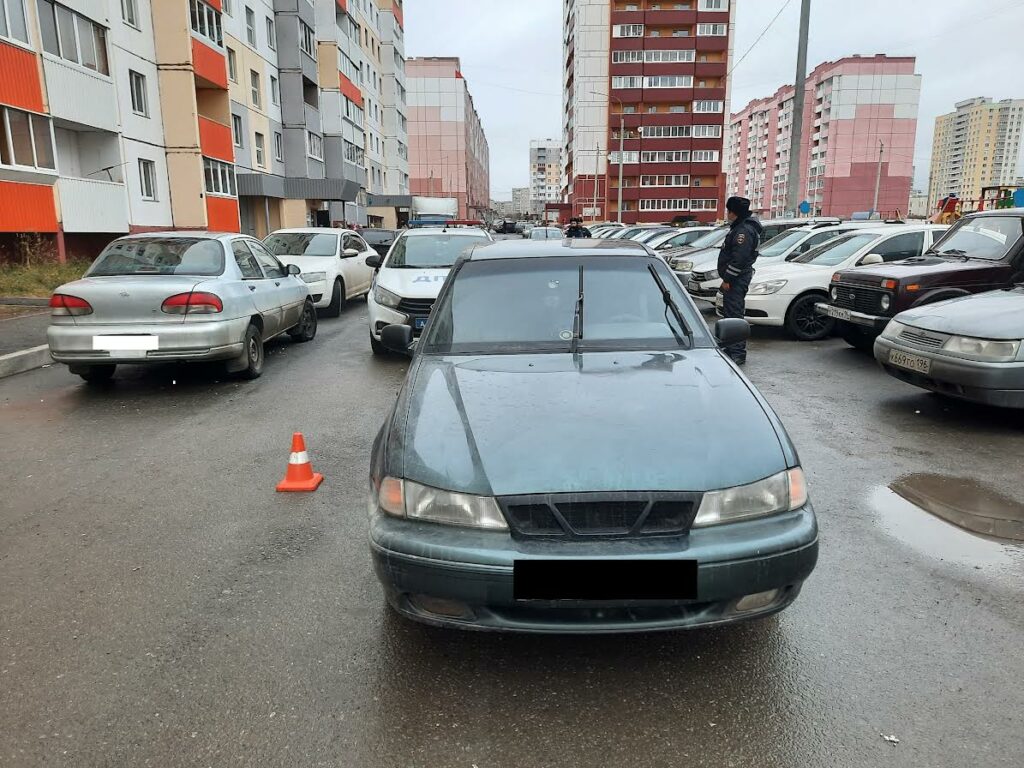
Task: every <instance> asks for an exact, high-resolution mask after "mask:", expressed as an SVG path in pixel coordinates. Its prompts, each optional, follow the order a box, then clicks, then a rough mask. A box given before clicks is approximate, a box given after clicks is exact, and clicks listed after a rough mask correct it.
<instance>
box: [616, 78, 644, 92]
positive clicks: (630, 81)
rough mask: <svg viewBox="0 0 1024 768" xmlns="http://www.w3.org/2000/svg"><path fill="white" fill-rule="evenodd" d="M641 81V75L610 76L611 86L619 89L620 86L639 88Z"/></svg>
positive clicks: (642, 80)
mask: <svg viewBox="0 0 1024 768" xmlns="http://www.w3.org/2000/svg"><path fill="white" fill-rule="evenodd" d="M643 82H644V79H643V78H642V77H633V76H627V77H613V78H612V88H614V89H620V88H639V87H640V86H641V85H642V84H643Z"/></svg>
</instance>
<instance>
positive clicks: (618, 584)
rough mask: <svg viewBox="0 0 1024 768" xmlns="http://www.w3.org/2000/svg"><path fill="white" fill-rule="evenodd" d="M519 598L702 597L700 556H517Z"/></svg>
mask: <svg viewBox="0 0 1024 768" xmlns="http://www.w3.org/2000/svg"><path fill="white" fill-rule="evenodd" d="M512 594H513V597H514V598H515V599H516V600H696V599H697V561H696V560H516V561H515V562H514V563H513V565H512Z"/></svg>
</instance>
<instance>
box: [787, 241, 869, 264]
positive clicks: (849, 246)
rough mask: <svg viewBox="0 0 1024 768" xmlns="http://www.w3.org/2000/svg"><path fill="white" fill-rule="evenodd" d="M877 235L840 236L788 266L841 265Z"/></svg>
mask: <svg viewBox="0 0 1024 768" xmlns="http://www.w3.org/2000/svg"><path fill="white" fill-rule="evenodd" d="M878 237H879V235H855V234H850V235H840V236H839V237H837V238H835V239H834V240H829V241H828V242H827V243H822V244H821V245H819V246H818V247H817V248H811V250H809V251H808V252H807V253H801V254H800V255H799V256H797V257H796V258H795V259H793V260H792V261H791V262H790V264H814V265H816V266H819V267H834V266H836V264H842V263H843V262H844V261H846V260H847V259H848V258H850V257H851V256H853V254H855V253H856V252H857V251H859V250H860V249H861V248H863V247H864V246H865V245H867V244H868V243H872V242H874V241H875V240H876V239H878Z"/></svg>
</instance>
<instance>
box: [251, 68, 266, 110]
mask: <svg viewBox="0 0 1024 768" xmlns="http://www.w3.org/2000/svg"><path fill="white" fill-rule="evenodd" d="M249 86H250V90H251V94H252V104H253V106H254V107H256V109H259V108H260V107H262V106H263V100H262V97H261V95H260V91H261V88H260V73H259V72H257V71H256V70H255V69H250V70H249Z"/></svg>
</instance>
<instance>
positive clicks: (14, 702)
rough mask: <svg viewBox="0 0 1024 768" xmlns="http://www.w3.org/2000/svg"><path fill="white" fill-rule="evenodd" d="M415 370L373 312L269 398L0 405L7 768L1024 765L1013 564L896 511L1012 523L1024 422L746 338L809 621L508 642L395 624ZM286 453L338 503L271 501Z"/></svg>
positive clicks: (156, 374)
mask: <svg viewBox="0 0 1024 768" xmlns="http://www.w3.org/2000/svg"><path fill="white" fill-rule="evenodd" d="M404 372H405V364H404V363H403V362H402V361H401V360H397V359H396V360H385V361H380V360H377V359H375V358H373V356H372V355H371V354H370V349H369V344H368V340H367V326H366V309H365V306H362V305H360V304H359V303H356V304H353V305H350V306H349V307H348V308H347V309H346V311H345V312H344V313H343V316H342V317H341V319H339V320H323V321H321V325H320V333H319V335H318V337H317V339H316V340H315V341H314V342H313V343H311V344H307V345H296V344H292V343H290V342H288V341H283V342H279V343H275V344H274V345H273V346H272V348H271V350H270V352H269V354H268V359H267V365H266V371H265V373H264V375H263V377H262V378H261V379H259V380H258V381H255V382H249V383H241V382H236V381H231V380H226V379H224V378H223V377H221V376H220V375H219V374H218V372H217V370H216V369H205V368H159V369H147V370H143V369H139V368H136V369H125V370H122V371H120V372H119V373H118V376H117V378H116V379H115V383H114V385H113V386H112V387H110V388H108V389H99V390H94V389H89V388H87V387H85V386H84V385H83V384H81V383H80V381H79V380H78V378H77V377H73V376H71V375H69V374H68V372H67V370H66V369H65V368H63V367H60V366H54V367H51V368H47V369H42V370H37V371H33V372H29V373H25V374H20V375H18V376H15V377H12V378H9V379H5V380H2V381H0V458H2V461H0V478H2V484H0V485H2V500H0V694H2V702H3V718H2V721H0V765H4V766H7V765H10V766H43V765H45V766H51V765H52V766H403V767H404V766H424V767H426V766H429V767H434V766H463V767H464V768H471V767H472V766H477V767H478V768H490V767H492V766H613V765H614V766H634V765H635V766H645V767H652V766H666V767H667V766H673V767H674V766H715V767H716V768H720V767H723V766H751V765H758V766H878V765H886V766H947V765H948V766H960V765H968V764H970V765H972V766H1020V765H1021V764H1024V722H1022V720H1024V687H1022V686H1021V685H1020V681H1021V679H1024V653H1021V637H1022V636H1024V634H1022V633H1024V603H1022V601H1021V595H1022V587H1024V556H1022V551H1021V549H1020V548H1015V547H1013V546H1007V545H1003V544H1000V543H996V542H992V541H987V540H981V539H978V538H977V537H974V536H972V535H971V534H967V533H965V532H963V531H961V530H959V529H957V528H955V527H953V526H951V525H950V524H949V523H946V522H944V521H941V520H938V519H937V518H934V517H932V516H930V515H927V513H924V512H920V511H919V510H917V508H916V507H913V506H912V505H909V504H907V503H906V502H904V501H903V500H902V499H900V498H899V497H897V496H895V494H893V493H892V492H890V491H888V490H887V489H886V486H888V485H889V484H890V483H893V482H895V481H897V480H898V479H899V478H901V477H904V476H906V475H911V474H915V473H930V474H937V475H940V476H942V477H954V478H955V477H964V478H971V479H973V480H975V481H977V482H978V483H981V484H982V485H983V486H984V487H986V488H988V489H990V490H991V491H992V492H994V493H998V494H1002V495H1003V496H1005V497H1007V498H1010V499H1013V500H1016V501H1018V502H1020V501H1024V490H1022V488H1021V482H1020V481H1021V476H1022V473H1021V469H1020V457H1021V456H1022V455H1024V413H1019V414H1014V413H1011V412H1006V411H998V410H995V409H990V408H985V407H981V406H972V405H965V404H959V403H955V402H951V401H948V400H944V399H941V398H938V397H935V396H932V395H928V394H925V393H922V392H919V391H917V390H915V389H914V388H912V387H909V386H907V385H905V384H903V383H901V382H898V381H895V380H893V379H890V378H888V377H886V376H885V375H884V374H882V373H881V372H880V371H879V370H878V369H876V367H875V365H874V363H873V361H872V360H870V359H869V358H867V357H866V356H864V355H862V354H860V353H858V352H855V351H853V350H851V349H848V348H846V346H845V345H844V344H843V343H842V342H841V341H838V340H828V341H824V342H820V343H814V344H798V343H796V342H790V341H786V340H784V339H783V338H782V337H781V336H779V335H778V334H775V333H770V332H758V333H756V334H755V340H754V341H753V342H752V343H751V347H750V358H749V364H748V365H747V369H746V372H747V375H748V376H749V377H750V378H751V379H752V380H753V381H754V382H755V383H756V384H757V385H758V386H759V387H760V388H761V390H762V391H763V392H764V393H765V395H766V396H767V397H768V399H769V400H770V402H771V403H772V404H773V406H774V407H775V408H776V410H777V411H778V413H779V414H780V416H781V417H782V419H783V421H784V422H785V424H786V426H787V428H788V430H789V432H790V434H791V436H792V438H793V440H794V442H795V443H796V445H797V447H798V449H799V450H800V452H801V457H802V460H803V464H804V466H805V468H806V470H807V472H808V476H809V480H810V488H811V494H812V498H813V500H814V503H815V506H816V509H817V511H818V513H819V517H820V525H821V555H820V560H819V564H818V567H817V570H816V571H815V572H814V574H813V575H812V576H811V578H810V580H809V581H808V582H807V584H806V586H805V588H804V591H803V593H802V595H801V596H800V598H799V599H798V600H797V602H796V603H795V604H794V605H793V606H792V607H791V608H790V609H788V610H787V611H785V612H784V613H782V614H780V615H778V616H776V617H773V618H771V619H768V620H764V621H761V622H757V623H750V624H741V625H736V626H732V627H724V628H717V629H712V630H703V631H691V632H682V633H672V634H651V635H640V636H627V637H621V636H620V637H594V638H586V637H522V636H499V635H485V634H476V633H461V632H451V631H443V630H436V629H432V628H427V627H421V626H419V625H414V624H410V623H407V622H406V621H404V620H402V619H399V618H396V617H394V616H392V615H391V614H390V613H389V612H388V611H387V610H386V609H385V608H384V604H383V600H382V597H381V593H380V590H379V587H378V585H377V583H376V581H375V578H374V576H373V573H372V571H371V567H370V560H369V555H368V552H367V543H366V508H365V489H366V474H367V464H368V453H369V449H370V445H371V442H372V440H373V437H374V434H375V433H376V431H377V429H378V427H379V425H380V423H381V421H382V419H383V417H384V415H385V413H386V412H387V410H388V408H389V407H390V405H391V403H392V401H393V399H394V397H395V394H396V392H397V390H398V388H399V386H400V384H401V381H402V378H403V375H404ZM680 407H685V404H681V405H680ZM722 418H727V414H723V415H722ZM294 430H301V431H303V432H304V433H305V436H306V439H307V444H308V447H309V451H310V453H311V455H312V457H313V461H314V465H315V468H316V469H317V471H320V472H323V474H324V475H325V476H326V478H327V479H326V481H325V482H324V484H323V486H321V488H320V490H319V492H317V493H316V494H313V495H285V494H276V493H274V491H273V488H274V485H275V484H276V483H277V481H278V480H280V478H281V476H282V475H283V472H284V469H285V462H286V460H287V456H288V450H289V444H290V437H291V433H292V432H293V431H294ZM709 439H710V438H709ZM901 505H902V506H901ZM936 525H937V526H938V527H937V528H936V527H935V526H936ZM883 737H895V738H896V739H898V740H899V743H893V742H891V741H889V740H886V739H885V738H883Z"/></svg>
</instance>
